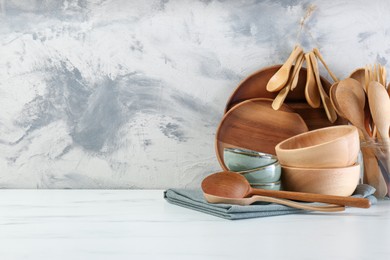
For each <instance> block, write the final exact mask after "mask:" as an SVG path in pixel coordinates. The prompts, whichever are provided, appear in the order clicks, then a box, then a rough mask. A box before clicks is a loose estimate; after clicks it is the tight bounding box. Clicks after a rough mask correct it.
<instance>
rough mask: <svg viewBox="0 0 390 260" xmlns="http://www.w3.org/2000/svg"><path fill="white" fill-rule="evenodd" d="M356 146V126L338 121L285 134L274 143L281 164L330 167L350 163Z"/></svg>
mask: <svg viewBox="0 0 390 260" xmlns="http://www.w3.org/2000/svg"><path fill="white" fill-rule="evenodd" d="M359 150H360V143H359V134H358V131H357V128H356V127H354V126H351V125H340V126H331V127H326V128H321V129H317V130H313V131H309V132H306V133H303V134H299V135H296V136H293V137H291V138H288V139H286V140H284V141H282V142H280V143H279V144H277V145H276V147H275V151H276V155H277V157H278V159H279V161H280V164H281V165H282V166H290V167H302V168H331V167H346V166H350V165H353V164H354V163H355V162H356V160H357V156H358V153H359Z"/></svg>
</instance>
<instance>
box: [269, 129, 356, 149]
mask: <svg viewBox="0 0 390 260" xmlns="http://www.w3.org/2000/svg"><path fill="white" fill-rule="evenodd" d="M336 128H346V129H349V131H348V132H347V133H346V134H344V135H342V136H339V137H337V138H335V139H332V140H329V141H327V142H323V143H320V144H315V145H310V146H305V147H300V148H291V149H285V148H281V146H282V145H284V144H286V143H288V142H291V140H293V139H297V138H300V137H302V136H305V135H312V134H314V133H317V132H325V131H330V130H333V129H336ZM354 133H356V134H357V136H358V137H359V135H358V130H357V128H356V126H353V125H336V126H328V127H323V128H319V129H315V130H312V131H308V132H305V133H302V134H298V135H295V136H292V137H290V138H288V139H286V140H283V141H281V142H280V143H278V144H277V145H276V146H275V151H283V152H296V151H304V150H308V149H312V148H315V147H320V146H323V145H327V144H330V143H333V142H336V141H338V140H340V139H342V138H345V137H346V136H349V135H352V134H354Z"/></svg>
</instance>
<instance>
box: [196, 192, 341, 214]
mask: <svg viewBox="0 0 390 260" xmlns="http://www.w3.org/2000/svg"><path fill="white" fill-rule="evenodd" d="M204 197H205V198H206V200H207V201H208V202H209V203H224V204H233V205H241V206H247V205H251V204H253V203H255V202H258V201H259V202H260V201H261V202H270V203H276V204H280V205H285V206H289V207H292V208H296V209H304V210H310V211H323V212H336V211H344V210H345V207H343V206H338V205H325V206H311V205H307V204H305V203H299V202H295V201H291V200H285V199H277V198H272V197H266V196H258V195H255V196H252V197H250V198H241V199H232V198H224V197H219V196H214V195H210V194H207V193H204Z"/></svg>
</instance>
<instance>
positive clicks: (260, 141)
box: [215, 98, 308, 170]
mask: <svg viewBox="0 0 390 260" xmlns="http://www.w3.org/2000/svg"><path fill="white" fill-rule="evenodd" d="M271 104H272V99H265V98H255V99H250V100H246V101H243V102H241V103H239V104H237V105H236V106H234V107H232V108H231V109H230V110H229V111H228V112H227V113H226V114H225V115H224V117H223V119H222V121H221V123H220V125H219V127H218V129H217V132H216V137H215V138H216V140H215V147H216V154H217V158H218V161H219V163H220V165H221V167H222V168H223V169H224V170H228V169H227V167H226V165H225V163H224V160H223V152H224V148H229V147H239V148H244V149H250V150H255V151H259V152H264V153H268V154H274V155H275V154H276V153H275V146H276V145H277V144H278V143H279V142H281V141H283V140H285V139H287V138H289V137H291V136H294V135H297V134H300V133H303V132H306V131H308V127H307V125H306V123H305V121H304V120H303V119H302V117H301V116H300V115H299V114H297V113H295V112H294V111H293V110H292V109H291V108H289V107H288V106H287V105H282V107H281V109H280V110H274V109H273V108H272V107H271Z"/></svg>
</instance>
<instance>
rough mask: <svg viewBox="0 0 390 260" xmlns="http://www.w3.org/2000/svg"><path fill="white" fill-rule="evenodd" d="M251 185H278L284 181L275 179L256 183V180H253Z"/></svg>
mask: <svg viewBox="0 0 390 260" xmlns="http://www.w3.org/2000/svg"><path fill="white" fill-rule="evenodd" d="M249 184H250V185H251V186H252V185H256V186H276V185H281V184H282V181H281V180H279V181H273V182H259V183H256V182H251V183H249Z"/></svg>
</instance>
